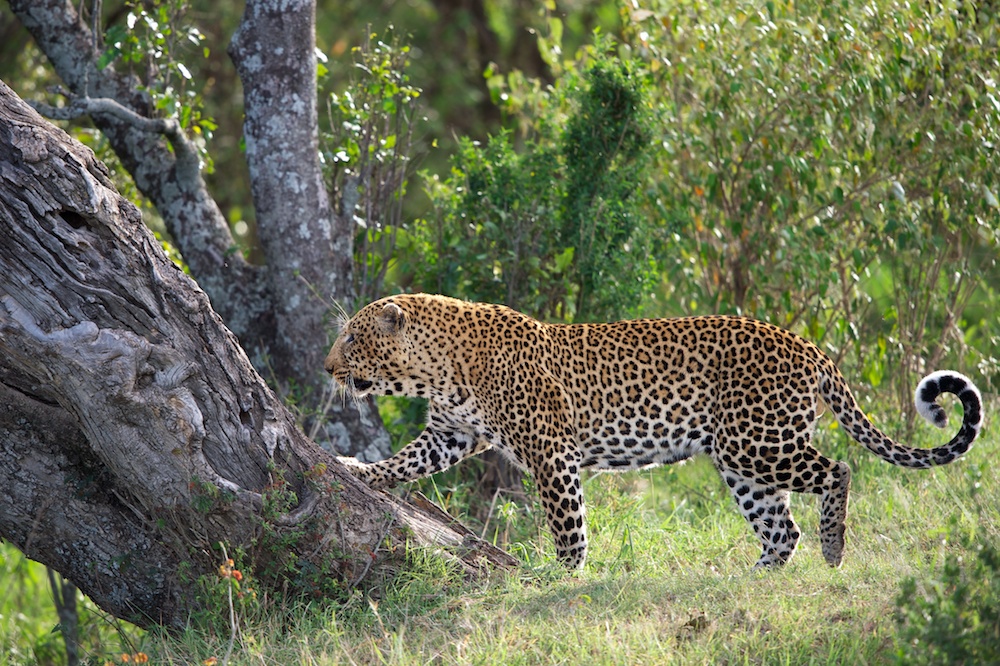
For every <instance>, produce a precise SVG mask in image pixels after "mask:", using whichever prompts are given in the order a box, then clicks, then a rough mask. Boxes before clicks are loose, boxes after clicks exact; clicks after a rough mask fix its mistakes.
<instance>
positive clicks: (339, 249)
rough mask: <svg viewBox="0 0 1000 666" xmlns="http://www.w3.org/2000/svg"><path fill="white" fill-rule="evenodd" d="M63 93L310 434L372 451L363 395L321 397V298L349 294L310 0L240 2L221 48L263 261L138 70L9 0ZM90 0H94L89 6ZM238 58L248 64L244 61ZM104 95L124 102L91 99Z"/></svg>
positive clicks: (71, 27)
mask: <svg viewBox="0 0 1000 666" xmlns="http://www.w3.org/2000/svg"><path fill="white" fill-rule="evenodd" d="M10 6H11V9H12V10H13V11H14V13H15V15H17V17H18V18H19V19H20V21H21V22H22V23H23V24H24V26H25V27H26V28H27V29H28V30H29V31H30V32H31V34H32V36H33V37H34V38H35V40H36V41H37V43H38V45H39V47H40V48H41V50H42V51H43V52H44V53H45V55H46V57H47V58H48V59H49V61H50V62H51V63H52V65H53V67H54V68H55V70H56V72H57V73H58V74H59V76H60V78H62V80H63V81H65V83H66V85H67V87H68V88H69V92H70V106H71V107H72V106H73V104H76V103H79V104H80V112H79V113H77V114H76V115H89V116H90V117H91V118H92V119H93V121H94V124H95V125H96V126H97V127H98V128H99V129H100V130H101V131H102V132H103V133H104V135H105V136H107V137H108V140H109V142H110V143H111V146H112V147H113V148H114V150H115V153H116V154H117V155H118V156H119V158H120V159H121V161H122V164H123V165H124V166H125V168H126V169H127V170H128V172H129V173H130V174H131V175H132V177H133V178H134V179H135V183H136V186H137V187H138V188H139V190H140V191H142V193H143V194H145V195H146V196H147V197H149V199H150V200H151V201H152V202H153V204H154V205H155V206H156V209H157V211H158V212H159V213H160V215H161V216H162V217H163V220H164V223H165V225H166V227H167V230H168V231H169V232H170V235H171V236H172V238H173V239H174V241H175V243H176V245H177V247H178V249H179V250H180V252H181V255H182V256H183V257H184V261H185V263H186V264H187V265H188V267H189V269H190V271H191V274H192V275H193V276H194V278H195V279H196V280H197V281H198V284H199V285H200V286H201V287H202V288H203V289H204V290H205V292H206V293H207V294H208V296H209V298H210V300H211V302H212V304H213V306H214V307H215V308H216V310H217V311H218V312H219V313H220V314H221V315H222V317H223V319H224V321H225V322H226V324H227V326H228V327H229V329H230V330H232V331H233V332H234V333H235V334H236V335H237V337H238V338H239V339H240V341H241V342H242V344H243V345H244V347H245V348H246V349H247V350H248V351H249V353H250V357H251V358H252V359H253V360H254V361H255V362H256V363H257V366H258V369H261V370H263V369H265V368H266V369H267V371H268V372H269V373H271V374H270V375H269V376H271V377H273V379H274V380H275V381H276V383H277V384H278V385H280V386H281V387H282V388H283V389H287V388H289V387H294V390H295V391H296V399H297V404H299V405H300V406H301V407H302V408H303V415H304V416H306V417H307V420H309V421H310V422H311V423H312V424H315V425H316V428H315V430H313V432H315V433H316V434H317V435H318V436H320V437H321V439H322V440H323V441H325V442H327V443H328V446H330V447H331V448H334V449H336V450H337V451H338V452H341V453H351V454H358V453H360V454H361V455H360V457H361V458H362V459H365V460H375V459H379V458H383V457H386V456H387V455H388V454H389V453H390V452H391V449H390V443H389V437H388V434H387V433H386V432H385V429H384V428H383V427H382V423H381V420H380V419H379V416H378V412H377V410H376V409H375V406H374V403H373V402H372V401H367V402H365V403H363V404H362V405H360V409H358V408H357V407H356V406H355V405H354V404H353V403H347V404H343V403H340V402H337V401H328V400H327V401H324V398H325V397H329V396H325V394H324V391H325V390H327V389H328V385H329V380H328V379H327V378H326V377H325V376H324V375H323V373H322V367H323V356H324V354H325V352H326V348H327V346H328V344H329V342H330V341H329V336H328V334H327V330H328V323H327V321H326V314H327V313H328V312H329V311H330V310H331V303H332V302H333V301H339V302H341V303H343V304H344V305H345V306H350V300H351V298H350V297H351V294H350V285H351V267H352V261H353V257H352V239H351V230H350V229H349V228H346V229H345V228H344V225H343V224H342V223H341V222H340V221H339V220H337V219H335V218H334V217H333V216H332V215H331V207H330V204H329V201H328V200H327V194H326V191H325V189H324V183H323V176H322V172H321V170H320V166H319V162H318V159H317V136H316V133H317V123H316V75H315V55H314V52H313V48H312V44H313V42H314V20H313V18H314V10H315V6H314V2H312V1H311V0H297V1H296V2H293V3H290V4H289V3H284V4H282V5H281V6H280V7H278V8H275V7H270V6H269V3H267V2H255V1H253V0H251V2H248V3H247V8H246V16H245V17H244V22H243V25H242V26H241V29H240V32H239V34H238V35H236V36H235V37H234V40H233V48H232V54H233V59H234V61H235V62H236V63H237V66H238V67H239V68H240V74H241V76H243V77H244V78H245V80H244V81H243V84H244V94H245V97H246V101H247V109H246V116H247V121H246V123H247V124H246V144H247V154H248V159H249V162H250V170H251V177H252V179H253V183H252V189H253V192H254V200H255V204H256V206H257V219H258V235H259V237H260V239H261V245H262V249H263V252H264V256H265V257H266V259H267V266H265V267H261V266H253V265H251V264H249V263H248V262H246V261H245V260H244V258H243V256H242V255H241V254H240V253H239V252H238V251H235V250H236V246H235V243H234V241H233V238H232V235H231V234H230V231H229V226H228V223H227V221H226V219H225V217H224V216H223V215H222V212H221V211H220V210H219V207H218V206H217V205H216V202H215V201H214V199H212V197H211V195H210V193H209V192H208V190H207V188H206V185H205V182H204V180H203V178H202V175H201V172H200V168H199V163H198V158H197V155H196V154H195V152H194V149H193V146H191V145H190V143H189V142H188V141H187V139H186V137H184V135H183V134H182V133H178V134H177V135H176V136H173V137H170V139H169V141H168V140H167V139H166V138H165V137H164V136H163V135H162V133H157V132H154V131H150V130H149V129H148V127H147V126H146V125H145V124H144V123H143V122H141V121H148V120H149V119H150V117H151V116H152V115H153V114H152V110H151V109H150V103H149V99H148V98H147V96H146V95H145V94H144V93H142V92H141V90H140V86H139V81H138V80H137V79H136V78H135V77H134V76H130V75H127V74H123V73H119V72H117V71H116V70H115V65H114V63H112V64H110V65H108V66H106V67H103V68H102V67H99V66H98V59H99V56H100V48H99V36H95V35H94V33H93V32H92V31H91V29H90V28H89V27H88V26H87V24H86V22H85V21H84V20H83V17H82V16H81V15H80V14H79V13H78V12H77V10H76V7H75V6H74V4H73V3H72V2H69V1H68V0H10ZM98 6H99V5H98ZM251 58H252V62H253V64H252V65H247V60H248V59H251ZM95 100H97V101H104V100H114V101H115V102H117V103H118V104H119V105H120V106H121V107H122V108H123V110H124V111H126V112H132V115H133V116H134V117H133V118H131V119H130V118H127V117H126V114H125V113H108V112H105V111H103V110H101V109H104V108H106V107H105V106H101V105H99V104H94V103H89V104H88V103H87V102H94V101H95Z"/></svg>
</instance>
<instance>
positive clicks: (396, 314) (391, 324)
mask: <svg viewBox="0 0 1000 666" xmlns="http://www.w3.org/2000/svg"><path fill="white" fill-rule="evenodd" d="M378 322H379V326H380V328H381V329H382V332H383V333H389V334H392V335H394V334H396V333H399V332H400V331H402V330H403V325H404V324H405V323H406V315H405V314H404V313H403V308H401V307H399V306H398V305H396V304H395V303H386V304H385V306H383V307H382V312H381V313H380V314H379V316H378Z"/></svg>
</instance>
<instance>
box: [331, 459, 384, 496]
mask: <svg viewBox="0 0 1000 666" xmlns="http://www.w3.org/2000/svg"><path fill="white" fill-rule="evenodd" d="M337 462H339V463H340V464H341V465H343V466H344V467H346V468H347V471H349V472H350V473H351V474H352V475H353V476H354V478H356V479H358V480H359V481H361V482H363V483H364V484H365V485H366V486H368V487H370V488H373V489H375V490H384V489H386V488H392V487H393V486H395V485H396V483H395V481H394V480H393V479H391V478H387V477H386V476H385V473H384V472H383V471H382V469H381V468H380V467H379V465H378V464H377V463H363V462H361V461H360V460H358V459H357V458H354V457H350V456H337Z"/></svg>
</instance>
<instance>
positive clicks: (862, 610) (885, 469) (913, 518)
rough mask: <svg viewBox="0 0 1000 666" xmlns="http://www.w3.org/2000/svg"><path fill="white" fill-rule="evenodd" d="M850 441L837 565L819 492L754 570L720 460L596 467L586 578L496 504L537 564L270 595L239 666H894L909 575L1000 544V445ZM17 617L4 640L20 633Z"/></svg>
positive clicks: (513, 509)
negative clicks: (908, 448)
mask: <svg viewBox="0 0 1000 666" xmlns="http://www.w3.org/2000/svg"><path fill="white" fill-rule="evenodd" d="M841 437H842V435H840V434H839V433H832V434H831V433H829V432H828V433H824V436H823V438H822V439H823V441H821V442H820V448H821V449H822V450H824V451H826V452H827V453H829V454H830V455H833V456H836V457H838V458H840V459H846V460H848V461H849V462H850V464H851V466H852V469H853V471H854V476H853V487H852V498H851V509H850V516H849V525H848V535H847V538H848V543H847V552H846V555H845V558H844V564H843V566H842V567H841V568H839V569H831V568H830V567H828V566H827V565H826V564H825V562H824V561H823V558H822V556H821V554H820V547H819V538H818V531H817V526H818V515H817V514H818V499H817V498H816V497H813V496H804V495H797V496H794V498H793V510H794V512H795V515H796V518H797V520H798V521H799V523H800V525H801V527H802V531H803V538H802V541H801V542H800V547H799V551H798V553H797V554H796V556H795V559H794V560H793V561H792V562H791V563H790V565H788V566H786V567H785V568H783V569H781V570H779V571H770V572H763V573H755V572H752V571H750V567H751V566H752V565H753V563H754V562H755V561H756V559H757V557H758V555H759V548H758V545H757V542H756V539H755V538H754V537H753V536H752V534H751V532H750V529H749V527H748V526H747V525H746V523H745V522H744V520H743V518H742V517H741V516H740V515H739V514H738V512H737V510H736V508H735V505H734V504H733V502H732V500H731V499H730V497H729V494H728V492H727V491H726V490H725V488H724V486H723V484H722V482H721V481H720V480H719V478H718V475H717V474H716V473H715V471H714V469H712V467H711V465H710V464H709V463H708V462H707V461H704V460H700V461H694V462H692V463H689V464H687V465H683V466H675V467H672V468H666V469H659V470H654V471H652V472H642V473H633V474H627V475H621V476H618V475H610V474H609V475H600V476H592V477H590V478H588V479H587V481H586V486H585V493H586V497H587V500H588V509H589V515H588V524H589V526H590V535H591V546H590V557H589V560H588V564H587V567H586V569H585V570H584V571H583V572H582V573H580V574H576V575H567V574H565V573H564V572H563V571H562V570H561V569H560V567H559V566H558V565H557V564H556V563H555V562H554V560H553V557H552V544H551V538H550V537H549V536H548V534H547V531H546V530H545V527H544V520H543V518H542V516H541V513H540V511H539V509H538V507H537V506H535V505H534V504H532V503H528V504H527V505H525V504H521V503H519V504H510V503H506V502H504V501H503V500H501V501H498V502H497V503H496V506H495V507H494V511H493V513H492V515H491V516H490V519H489V522H488V524H487V526H486V533H487V534H490V535H499V534H505V533H506V534H507V535H508V536H509V537H510V539H511V540H512V542H510V543H508V544H507V546H508V548H509V549H510V550H511V551H512V552H514V553H516V554H517V555H518V556H519V557H520V558H521V559H522V561H523V562H524V565H523V566H522V568H521V569H520V570H519V571H518V572H517V573H516V574H514V575H512V576H510V577H507V578H503V577H499V576H498V577H496V578H494V579H492V580H488V581H480V582H475V583H467V582H463V581H462V580H461V577H460V576H458V575H456V572H454V571H453V570H451V569H450V568H449V566H448V565H447V564H445V563H443V562H442V560H441V559H440V558H436V557H434V556H433V555H432V554H428V553H426V552H422V551H414V552H412V553H411V554H410V559H411V562H412V567H411V568H409V569H408V570H407V571H406V572H405V573H403V574H401V575H400V576H398V577H397V578H396V579H395V580H394V581H393V582H392V583H391V584H390V585H389V586H388V587H386V588H384V589H381V590H369V591H366V592H361V591H356V592H355V594H354V595H353V596H352V597H351V598H350V599H349V600H347V601H346V602H345V603H342V604H339V605H336V606H334V605H330V604H327V605H320V604H314V605H303V606H295V605H293V606H291V607H287V606H282V604H280V603H278V602H275V601H274V600H270V601H264V602H262V604H261V608H260V610H259V611H258V613H257V614H256V615H255V616H254V617H249V618H241V620H240V623H239V624H240V631H239V634H238V635H237V636H236V640H235V649H234V651H233V655H232V658H231V660H230V663H232V664H268V665H269V664H275V665H279V664H427V663H441V664H453V663H454V664H500V663H503V664H561V663H565V664H583V663H586V664H629V665H632V664H883V663H894V662H896V653H897V651H899V650H900V649H901V647H905V646H903V645H902V643H901V641H902V640H904V639H903V638H901V634H900V626H899V624H898V623H897V621H896V619H895V614H896V611H897V596H898V595H899V593H900V589H901V584H902V582H903V581H904V580H905V579H907V578H914V579H916V580H917V581H918V582H921V583H923V582H932V581H935V580H937V579H938V578H939V577H940V575H941V572H942V569H943V568H944V566H945V562H946V560H947V559H948V557H949V556H954V557H961V558H963V561H966V562H968V561H972V560H973V559H974V558H975V557H976V556H977V552H978V549H979V547H980V546H982V545H984V544H988V543H992V544H998V543H1000V514H998V512H997V509H996V503H995V500H994V498H996V497H998V496H1000V476H998V470H997V468H996V466H994V465H991V464H990V463H989V461H990V460H991V458H992V451H993V449H994V441H995V440H993V438H992V437H991V436H990V434H989V433H987V434H986V436H984V437H983V438H982V440H981V441H980V442H979V443H978V445H977V447H976V448H975V449H974V450H973V451H972V452H971V453H970V454H969V455H968V456H967V458H966V459H965V460H962V461H959V462H958V463H955V464H953V465H950V466H948V467H944V468H939V469H933V470H928V471H911V470H902V469H897V468H893V467H890V466H889V465H886V464H884V463H881V462H879V461H878V460H877V459H875V457H874V456H872V455H870V454H868V453H866V452H865V451H863V450H861V449H860V448H858V447H856V446H853V445H850V446H849V445H847V444H846V443H843V442H841V441H840V439H841ZM448 478H449V477H446V478H445V479H444V480H439V481H438V482H437V483H436V484H433V485H431V486H429V488H430V489H431V490H432V491H433V492H436V493H438V495H439V497H440V499H442V500H443V501H444V503H445V504H446V505H447V507H448V508H449V510H451V511H452V512H453V513H455V514H463V505H462V494H463V493H467V492H468V489H467V488H465V487H459V488H458V489H457V490H454V491H453V489H452V486H451V485H448V483H449V482H448ZM425 488H426V487H425ZM429 494H430V493H429ZM466 519H467V520H469V522H471V523H473V525H472V526H473V527H474V528H478V529H480V530H482V529H483V527H484V526H483V524H478V525H476V524H475V520H474V519H472V518H468V517H466ZM36 596H38V595H36ZM994 601H996V599H994ZM50 603H51V602H50ZM289 603H290V602H289ZM6 612H7V611H4V613H5V620H4V622H5V624H3V625H2V627H3V628H2V629H0V631H3V632H6V633H4V634H0V640H3V641H4V644H7V643H6V640H7V638H8V637H11V636H14V637H15V638H16V636H15V635H14V634H11V633H10V629H9V626H8V624H6ZM32 612H40V613H42V614H43V615H44V614H45V613H46V611H45V609H44V608H39V607H35V608H34V609H33V611H32ZM47 613H48V617H49V618H54V613H53V612H52V611H51V610H50V611H48V612H47ZM49 622H50V626H51V624H53V623H54V620H53V619H50V620H49ZM216 631H218V630H216ZM907 640H909V639H907ZM228 641H229V635H228V634H227V633H226V632H221V633H212V632H210V631H207V630H199V629H196V628H192V629H190V630H188V631H187V632H185V633H183V634H181V635H179V636H163V635H157V634H155V633H148V634H146V635H145V636H144V638H143V639H142V641H141V644H140V645H139V647H140V649H142V650H143V651H144V652H146V653H148V654H149V655H150V663H171V664H200V663H204V661H205V660H206V659H209V658H212V657H215V658H217V659H219V660H220V661H221V658H222V657H223V655H224V654H225V652H226V647H227V644H228ZM902 661H903V663H905V660H902ZM7 663H21V662H18V661H17V660H14V659H8V662H7ZM29 663H30V660H29Z"/></svg>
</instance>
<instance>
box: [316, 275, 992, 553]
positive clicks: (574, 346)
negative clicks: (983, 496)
mask: <svg viewBox="0 0 1000 666" xmlns="http://www.w3.org/2000/svg"><path fill="white" fill-rule="evenodd" d="M324 369H325V370H326V371H327V372H328V373H330V374H331V375H332V377H333V379H334V380H335V382H336V383H337V384H338V385H339V386H340V387H341V388H342V390H343V391H344V392H345V393H346V394H348V395H350V396H351V397H353V398H354V399H357V400H361V399H365V398H366V397H367V396H369V395H373V394H374V395H402V396H410V397H415V398H425V399H426V401H427V416H426V423H425V426H424V428H423V430H422V431H421V432H420V434H419V435H418V436H417V437H416V438H415V439H413V440H412V441H411V442H410V443H408V444H406V445H405V446H404V447H403V448H401V449H400V450H399V452H398V453H396V454H395V455H392V456H391V457H389V458H387V459H385V460H381V461H377V462H371V463H363V462H361V461H359V460H357V459H356V458H352V457H349V456H340V457H338V460H339V461H340V462H341V463H343V464H344V465H346V466H347V467H348V469H349V471H350V472H351V474H353V475H354V476H355V477H357V478H358V479H360V480H361V481H362V482H364V483H366V484H368V485H369V486H371V487H372V488H376V489H385V488H390V487H393V486H395V485H396V484H398V483H402V482H408V481H413V480H415V479H419V478H421V477H426V476H429V475H432V474H435V473H437V472H440V471H442V470H444V469H446V468H448V467H451V466H452V465H455V464H456V463H458V462H459V461H460V460H463V459H465V458H468V457H469V456H473V455H475V454H478V453H481V452H483V451H486V450H488V449H496V450H498V451H499V452H500V453H502V454H503V455H504V456H505V457H506V458H508V459H509V460H511V461H512V462H513V463H514V464H515V465H517V466H518V467H520V468H522V469H524V470H526V471H527V472H528V473H530V475H531V477H532V478H533V481H534V485H535V487H536V489H537V493H538V497H539V498H540V501H541V504H542V506H543V508H544V513H545V517H546V522H547V524H548V527H549V529H550V531H551V533H552V536H553V540H554V544H555V551H556V557H557V560H558V561H560V562H561V563H562V564H564V565H565V566H566V567H567V568H568V569H570V570H577V569H579V568H580V567H582V566H583V565H584V562H585V559H586V555H587V525H586V520H585V519H586V515H585V514H586V511H585V505H584V497H583V486H582V484H581V473H582V472H583V471H584V470H615V471H626V470H637V469H645V468H648V467H654V466H658V465H669V464H673V463H681V462H683V461H686V460H688V459H690V458H692V457H694V456H707V457H708V458H710V459H711V461H712V463H714V466H715V467H716V468H717V470H718V472H719V474H720V476H721V477H722V479H723V481H724V482H725V486H726V487H727V488H728V490H729V493H730V494H731V495H732V497H733V499H734V500H735V501H736V504H737V506H738V508H739V511H740V512H741V513H742V515H743V517H744V518H745V519H746V521H747V522H748V523H749V524H750V527H751V528H752V530H753V532H754V533H755V534H756V536H757V538H758V539H759V541H760V544H761V549H762V550H761V555H760V557H759V559H758V560H757V562H756V564H755V565H754V568H755V569H769V568H774V567H779V566H782V565H784V564H786V563H787V562H788V561H789V560H790V559H791V558H792V556H793V554H794V553H795V550H796V547H797V545H798V542H799V537H800V530H799V526H798V524H797V523H796V522H795V519H794V518H793V517H792V513H791V510H790V494H791V493H793V492H795V493H806V494H815V495H819V496H820V519H819V532H820V535H819V536H820V545H821V552H822V555H823V557H824V559H825V560H826V562H827V563H828V564H829V565H831V566H833V567H838V566H840V564H841V562H842V559H843V554H844V545H845V531H846V527H845V526H846V518H847V508H848V491H849V489H850V483H851V470H850V468H849V466H848V465H847V464H846V463H845V462H840V461H836V460H831V459H830V458H827V457H825V456H824V455H822V454H821V453H820V452H819V451H818V450H817V449H816V448H814V446H813V444H812V440H813V435H814V433H815V430H816V424H817V419H818V418H819V416H820V414H821V413H823V412H824V411H825V410H826V409H828V410H829V411H830V412H831V413H832V415H833V417H834V418H835V419H836V421H837V423H839V425H840V427H841V428H842V429H843V431H844V432H845V433H847V435H848V436H850V437H851V438H852V439H853V440H855V441H856V442H858V443H859V444H861V445H863V446H864V447H865V448H866V449H868V450H869V451H871V452H872V453H874V454H875V455H876V456H878V457H879V458H881V459H882V460H884V461H885V462H887V463H891V464H892V465H896V466H899V467H907V468H916V469H921V468H928V467H932V466H936V465H946V464H948V463H950V462H952V461H954V460H956V459H958V458H959V457H960V456H962V455H963V454H965V453H966V452H967V451H969V449H970V447H971V446H972V444H973V442H974V441H975V439H976V437H977V436H978V434H979V432H980V429H981V428H982V424H983V403H982V397H981V394H980V392H979V389H978V388H976V386H975V385H974V384H973V382H972V380H971V379H969V378H968V377H966V376H965V375H962V374H960V373H958V372H954V371H950V370H942V371H936V372H932V373H930V374H928V375H927V376H926V377H924V378H923V379H921V380H920V382H919V383H918V384H917V388H916V392H915V396H914V401H915V405H916V409H917V413H919V414H920V415H921V416H922V417H924V418H925V419H927V420H928V421H929V422H930V423H932V424H933V425H935V426H937V427H938V428H942V429H944V428H946V427H947V422H948V415H947V413H946V411H945V409H944V407H942V406H941V405H940V404H938V403H937V398H938V397H939V396H940V395H941V394H943V393H949V394H953V395H954V396H956V397H957V400H958V401H959V402H960V403H961V405H962V409H963V417H962V424H961V426H960V428H959V430H958V433H957V434H956V435H955V436H954V437H952V438H951V440H950V441H948V442H947V443H946V444H943V445H941V446H937V447H935V448H914V447H909V446H906V445H903V444H900V443H897V442H896V441H894V440H893V439H891V438H890V437H888V436H887V435H885V434H884V433H883V432H882V431H881V430H880V429H879V428H877V427H876V426H875V425H874V424H873V422H872V421H871V420H870V419H869V418H868V416H867V415H866V414H865V413H864V412H863V411H862V410H861V408H860V407H859V406H858V402H857V401H856V400H855V398H854V395H853V393H852V392H851V389H850V387H849V386H848V384H847V381H846V379H845V378H844V376H843V375H842V374H841V372H840V370H839V369H838V368H837V366H836V364H835V363H834V362H833V361H832V360H831V359H830V357H829V356H828V355H827V354H826V353H824V352H823V351H822V350H821V349H820V348H819V347H818V346H817V345H815V344H813V343H812V342H809V341H808V340H806V339H804V338H803V337H801V336H799V335H797V334H795V333H793V332H790V331H788V330H785V329H783V328H780V327H778V326H775V325H772V324H770V323H766V322H763V321H758V320H755V319H751V318H746V317H742V316H734V315H707V316H684V317H674V318H660V319H635V320H626V321H618V322H614V323H572V324H559V323H546V322H542V321H539V320H537V319H535V318H532V317H530V316H528V315H526V314H522V313H521V312H518V311H516V310H513V309H511V308H509V307H506V306H504V305H498V304H488V303H476V302H468V301H463V300H458V299H454V298H449V297H446V296H439V295H431V294H400V295H395V296H389V297H386V298H383V299H380V300H377V301H374V302H372V303H370V304H368V305H366V306H364V307H363V308H362V309H360V310H359V311H358V312H357V313H356V314H355V315H354V316H353V317H350V318H349V319H347V320H346V321H345V322H343V324H342V326H341V329H340V332H339V335H338V337H337V338H336V340H335V342H334V343H333V346H332V347H331V348H330V351H329V353H328V355H327V356H326V359H325V361H324Z"/></svg>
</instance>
